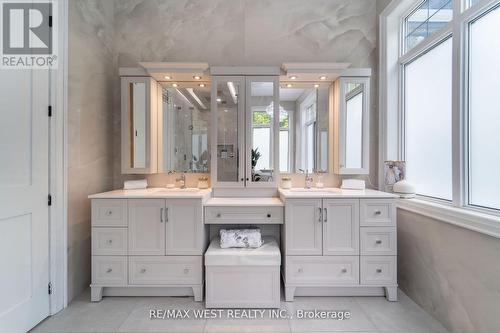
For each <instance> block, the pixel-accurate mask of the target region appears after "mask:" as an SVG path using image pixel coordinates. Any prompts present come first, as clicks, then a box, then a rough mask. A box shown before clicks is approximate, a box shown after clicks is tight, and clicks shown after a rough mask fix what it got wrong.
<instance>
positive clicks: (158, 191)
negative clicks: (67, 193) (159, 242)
mask: <svg viewBox="0 0 500 333" xmlns="http://www.w3.org/2000/svg"><path fill="white" fill-rule="evenodd" d="M211 193H212V190H211V189H204V190H200V189H197V188H187V189H179V188H175V189H167V188H147V189H143V190H123V189H120V190H114V191H109V192H103V193H97V194H92V195H89V196H88V197H89V199H145V198H151V199H176V198H180V199H183V198H185V199H189V198H191V199H203V200H207V199H208V198H210V195H211Z"/></svg>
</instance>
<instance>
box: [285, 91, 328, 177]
mask: <svg viewBox="0 0 500 333" xmlns="http://www.w3.org/2000/svg"><path fill="white" fill-rule="evenodd" d="M288 86H289V85H287V86H286V87H281V88H280V135H279V138H280V142H279V153H280V155H279V159H280V171H281V172H288V173H294V172H299V169H302V170H307V171H308V172H313V171H314V172H317V171H324V172H327V171H328V86H326V85H320V86H319V87H318V88H315V87H314V88H313V84H312V83H307V84H294V85H293V86H292V87H288Z"/></svg>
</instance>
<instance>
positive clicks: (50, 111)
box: [47, 105, 52, 117]
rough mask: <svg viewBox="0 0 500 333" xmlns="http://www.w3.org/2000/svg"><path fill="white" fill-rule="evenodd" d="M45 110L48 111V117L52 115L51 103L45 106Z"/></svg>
mask: <svg viewBox="0 0 500 333" xmlns="http://www.w3.org/2000/svg"><path fill="white" fill-rule="evenodd" d="M47 111H48V115H49V117H52V105H49V106H48V107H47Z"/></svg>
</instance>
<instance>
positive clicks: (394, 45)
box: [379, 0, 500, 238]
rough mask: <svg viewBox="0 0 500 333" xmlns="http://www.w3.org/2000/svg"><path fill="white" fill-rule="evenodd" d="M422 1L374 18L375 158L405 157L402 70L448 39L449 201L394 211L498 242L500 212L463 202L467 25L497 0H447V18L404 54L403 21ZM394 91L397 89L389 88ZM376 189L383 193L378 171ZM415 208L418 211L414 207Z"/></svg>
mask: <svg viewBox="0 0 500 333" xmlns="http://www.w3.org/2000/svg"><path fill="white" fill-rule="evenodd" d="M422 2H423V1H422V0H419V1H415V0H402V1H397V0H394V1H392V2H391V3H390V4H389V5H388V6H387V8H386V9H384V11H383V12H382V13H381V16H380V65H379V68H380V79H379V80H380V81H379V82H380V87H379V94H380V100H379V103H380V105H379V110H380V116H379V119H380V123H379V130H380V133H381V135H380V141H379V147H380V154H379V165H383V162H384V161H385V160H396V159H398V160H402V159H404V156H405V148H404V147H405V140H404V138H405V133H404V66H405V64H407V63H409V62H411V61H412V60H413V59H416V58H418V57H419V56H421V55H423V54H424V53H426V52H427V51H428V50H430V49H431V48H433V47H434V46H436V45H437V44H439V43H441V42H443V41H444V40H445V39H446V38H449V37H450V36H451V37H452V38H453V39H452V201H451V202H448V201H444V200H440V199H435V198H429V197H425V196H417V198H415V199H411V200H405V201H402V202H401V203H400V205H399V206H400V207H401V208H403V209H406V210H409V211H412V210H413V211H415V212H418V213H421V214H424V215H428V216H431V217H435V218H442V220H443V221H444V222H449V223H452V224H455V225H459V226H462V227H465V228H468V229H470V230H475V231H479V232H483V233H485V234H488V235H492V236H495V237H498V238H500V210H498V209H495V208H487V207H478V206H476V205H471V204H470V203H469V201H470V200H469V181H470V178H469V170H468V169H469V168H468V166H469V134H470V133H469V128H468V126H469V112H470V108H469V96H468V93H469V75H468V74H469V70H470V64H469V45H470V41H469V37H470V36H469V29H470V24H471V23H472V22H474V21H476V20H478V19H480V18H481V17H482V16H484V15H486V14H487V13H489V12H490V11H492V10H495V9H496V8H497V7H500V0H479V1H477V2H476V3H475V4H474V5H472V6H471V5H470V3H469V0H453V1H452V10H453V18H452V20H451V21H450V22H448V23H447V24H446V25H445V26H444V27H442V28H441V29H439V30H437V31H435V32H434V33H433V34H432V35H431V36H429V37H427V38H425V39H424V40H423V41H421V42H420V43H418V44H417V45H416V46H415V47H413V48H412V49H410V50H408V51H406V50H405V37H406V31H405V27H406V24H405V19H406V18H407V16H408V15H409V14H410V13H412V12H413V11H414V10H415V8H418V6H419V5H420V4H421V3H422ZM395 88H397V89H395ZM379 170H380V171H379V188H380V189H381V190H384V189H385V188H384V182H383V179H384V178H383V171H382V170H383V168H379ZM417 207H418V209H417Z"/></svg>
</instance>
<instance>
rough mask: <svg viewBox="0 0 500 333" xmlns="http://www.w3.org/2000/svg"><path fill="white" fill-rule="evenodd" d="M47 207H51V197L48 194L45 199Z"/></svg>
mask: <svg viewBox="0 0 500 333" xmlns="http://www.w3.org/2000/svg"><path fill="white" fill-rule="evenodd" d="M47 205H48V206H52V195H50V194H49V196H48V197H47Z"/></svg>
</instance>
